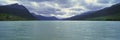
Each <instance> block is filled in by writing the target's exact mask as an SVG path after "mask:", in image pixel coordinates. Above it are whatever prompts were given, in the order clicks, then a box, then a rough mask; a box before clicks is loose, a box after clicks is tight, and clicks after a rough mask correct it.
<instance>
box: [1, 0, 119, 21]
mask: <svg viewBox="0 0 120 40" xmlns="http://www.w3.org/2000/svg"><path fill="white" fill-rule="evenodd" d="M119 2H120V1H119V0H0V5H9V4H14V3H18V4H20V5H24V6H25V7H26V8H27V9H28V10H29V11H30V12H31V13H35V14H36V15H42V16H46V17H56V18H58V19H63V18H69V17H72V16H75V15H80V14H82V13H84V12H88V11H95V10H100V9H103V8H106V7H110V6H112V5H114V4H116V3H119Z"/></svg>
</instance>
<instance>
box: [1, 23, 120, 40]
mask: <svg viewBox="0 0 120 40" xmlns="http://www.w3.org/2000/svg"><path fill="white" fill-rule="evenodd" d="M119 30H120V22H119V21H115V22H114V21H112V22H110V21H103V22H102V21H100V22H98V21H1V22H0V40H119V39H120V31H119Z"/></svg>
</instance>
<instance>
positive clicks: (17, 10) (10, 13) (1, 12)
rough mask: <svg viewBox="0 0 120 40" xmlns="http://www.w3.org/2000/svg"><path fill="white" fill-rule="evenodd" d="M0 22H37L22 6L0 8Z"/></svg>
mask: <svg viewBox="0 0 120 40" xmlns="http://www.w3.org/2000/svg"><path fill="white" fill-rule="evenodd" d="M0 20H37V18H35V17H34V16H33V15H32V14H31V13H30V12H29V11H28V10H27V8H25V7H24V6H23V5H19V4H17V3H16V4H11V5H4V6H0Z"/></svg>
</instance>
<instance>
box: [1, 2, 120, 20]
mask: <svg viewBox="0 0 120 40" xmlns="http://www.w3.org/2000/svg"><path fill="white" fill-rule="evenodd" d="M0 20H59V19H57V18H56V17H44V16H41V15H36V14H34V13H30V12H29V11H28V10H27V8H26V7H24V6H23V5H19V4H17V3H16V4H11V5H4V6H0ZM61 20H97V21H99V20H102V21H109V20H110V21H116V20H117V21H120V3H118V4H115V5H113V6H111V7H107V8H104V9H101V10H96V11H91V12H86V13H82V14H80V15H76V16H73V17H71V18H66V19H61Z"/></svg>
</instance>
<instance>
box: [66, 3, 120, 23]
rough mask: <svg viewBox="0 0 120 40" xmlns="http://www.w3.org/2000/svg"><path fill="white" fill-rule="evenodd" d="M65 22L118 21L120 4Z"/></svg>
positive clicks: (119, 18)
mask: <svg viewBox="0 0 120 40" xmlns="http://www.w3.org/2000/svg"><path fill="white" fill-rule="evenodd" d="M65 20H98V21H99V20H110V21H111V20H113V21H115V20H120V3H118V4H115V5H113V6H111V7H107V8H104V9H101V10H98V11H92V12H86V13H83V14H81V15H77V16H74V17H71V18H67V19H65Z"/></svg>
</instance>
